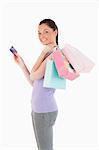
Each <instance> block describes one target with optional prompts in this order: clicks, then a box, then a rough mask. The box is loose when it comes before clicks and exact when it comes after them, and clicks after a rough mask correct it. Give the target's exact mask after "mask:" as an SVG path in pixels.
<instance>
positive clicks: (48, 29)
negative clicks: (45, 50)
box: [38, 29, 49, 33]
mask: <svg viewBox="0 0 99 150" xmlns="http://www.w3.org/2000/svg"><path fill="white" fill-rule="evenodd" d="M45 30H49V29H44V31H45ZM38 33H40V31H38Z"/></svg>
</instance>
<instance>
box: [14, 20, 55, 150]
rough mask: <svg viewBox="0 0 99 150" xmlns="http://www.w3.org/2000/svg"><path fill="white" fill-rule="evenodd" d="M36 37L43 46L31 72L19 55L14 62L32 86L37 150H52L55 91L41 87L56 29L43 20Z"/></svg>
mask: <svg viewBox="0 0 99 150" xmlns="http://www.w3.org/2000/svg"><path fill="white" fill-rule="evenodd" d="M38 37H39V40H40V42H41V43H42V44H43V45H44V46H45V47H44V49H43V50H42V52H41V54H40V56H39V57H38V59H37V61H36V63H35V64H34V66H33V68H32V70H31V72H29V70H28V69H27V67H26V65H25V63H24V60H23V59H22V57H20V55H19V54H18V53H17V55H15V56H14V60H15V62H16V63H17V64H18V65H19V66H20V67H21V69H22V71H23V73H24V75H25V76H26V78H27V80H28V82H29V83H30V84H31V85H32V87H33V91H32V97H31V105H32V112H31V116H32V121H33V128H34V133H35V138H36V142H37V147H38V149H39V150H53V125H54V124H55V120H56V118H57V114H58V107H57V104H56V101H55V98H54V93H55V89H54V88H45V87H43V81H44V75H45V67H46V62H47V60H48V59H52V58H51V53H52V52H53V50H54V47H58V28H57V26H56V24H55V22H54V21H53V20H51V19H44V20H42V21H41V22H40V23H39V25H38Z"/></svg>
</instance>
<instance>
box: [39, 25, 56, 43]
mask: <svg viewBox="0 0 99 150" xmlns="http://www.w3.org/2000/svg"><path fill="white" fill-rule="evenodd" d="M38 36H39V39H40V41H41V43H42V44H43V45H48V44H56V36H57V30H55V31H53V29H52V28H50V27H49V26H48V25H46V24H45V23H43V24H41V25H39V27H38Z"/></svg>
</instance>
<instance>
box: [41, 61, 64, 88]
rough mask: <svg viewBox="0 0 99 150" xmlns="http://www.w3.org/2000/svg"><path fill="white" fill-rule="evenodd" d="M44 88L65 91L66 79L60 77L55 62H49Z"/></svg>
mask: <svg viewBox="0 0 99 150" xmlns="http://www.w3.org/2000/svg"><path fill="white" fill-rule="evenodd" d="M43 87H47V88H55V89H65V88H66V79H64V78H61V77H59V75H58V72H57V70H56V67H55V63H54V61H53V60H47V63H46V70H45V75H44V82H43Z"/></svg>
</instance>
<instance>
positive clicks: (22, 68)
mask: <svg viewBox="0 0 99 150" xmlns="http://www.w3.org/2000/svg"><path fill="white" fill-rule="evenodd" d="M20 68H21V70H22V71H23V73H24V75H25V77H26V79H27V81H28V82H29V83H30V85H31V86H33V82H34V81H33V80H31V79H30V72H29V70H28V68H27V67H26V65H25V64H24V66H21V67H20Z"/></svg>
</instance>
